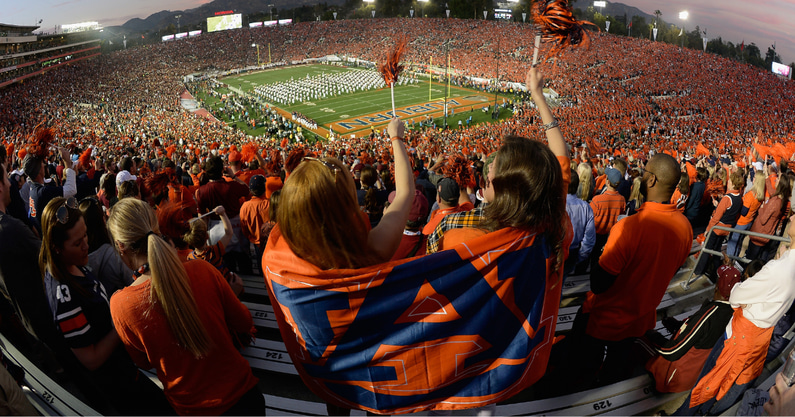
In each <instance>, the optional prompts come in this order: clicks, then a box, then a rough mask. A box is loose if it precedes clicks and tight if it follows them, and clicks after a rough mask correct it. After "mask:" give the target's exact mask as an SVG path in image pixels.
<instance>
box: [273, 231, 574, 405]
mask: <svg viewBox="0 0 795 417" xmlns="http://www.w3.org/2000/svg"><path fill="white" fill-rule="evenodd" d="M274 233H275V234H274ZM549 253H550V252H549V249H548V246H547V245H546V243H545V241H544V239H542V238H540V237H539V238H536V237H535V236H533V235H530V234H527V233H523V232H520V231H516V230H513V229H505V230H501V231H497V232H493V233H490V234H488V235H485V236H482V237H480V238H476V239H473V240H472V241H469V242H466V243H464V244H461V245H459V246H456V247H455V248H453V249H451V250H447V251H443V252H439V253H435V254H432V255H428V256H425V257H420V258H414V259H411V260H408V261H406V260H403V261H395V262H390V263H386V264H381V265H377V266H373V267H369V268H363V269H359V270H337V271H322V270H320V269H318V268H316V267H315V266H314V265H311V264H309V263H307V262H305V261H303V260H301V259H299V258H298V257H297V256H295V255H294V254H293V253H292V251H290V249H289V246H287V244H286V242H285V241H284V239H283V238H281V233H280V232H279V231H278V229H275V230H274V232H272V234H271V237H270V240H269V243H268V249H266V251H265V257H264V259H263V263H264V266H265V277H266V282H267V284H268V289H269V293H270V296H271V300H272V302H273V304H274V312H275V313H276V315H277V317H278V319H279V328H280V330H281V332H282V336H283V338H284V340H285V343H286V344H287V347H288V350H289V351H290V355H291V357H292V359H293V362H294V364H295V366H296V368H297V369H298V372H299V374H300V375H301V377H302V379H303V380H304V382H305V383H306V384H307V386H309V387H310V388H311V389H312V390H313V391H314V392H315V393H317V394H318V395H320V396H321V397H322V398H324V399H325V400H326V401H329V402H331V403H334V404H337V405H341V406H346V407H352V408H363V409H366V410H371V411H376V412H380V413H408V412H416V411H420V410H425V409H464V408H472V407H478V406H482V405H487V404H490V403H494V402H497V401H500V400H504V399H507V398H508V397H510V396H512V395H513V394H515V393H516V392H518V391H520V390H522V389H524V388H526V387H527V386H529V385H530V384H532V383H533V382H535V381H536V380H538V378H540V377H541V376H542V375H543V373H544V370H545V368H546V364H547V360H548V357H549V351H550V347H551V339H552V336H553V334H554V327H555V317H556V315H557V310H558V305H559V302H560V289H561V286H560V285H559V281H558V279H557V274H548V273H547V271H548V270H549V262H550V260H549V259H548V258H549V256H550V255H549Z"/></svg>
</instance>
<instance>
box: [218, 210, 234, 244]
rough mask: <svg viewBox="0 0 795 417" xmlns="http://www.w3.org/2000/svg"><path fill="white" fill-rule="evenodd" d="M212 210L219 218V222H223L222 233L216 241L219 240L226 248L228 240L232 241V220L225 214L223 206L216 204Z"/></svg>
mask: <svg viewBox="0 0 795 417" xmlns="http://www.w3.org/2000/svg"><path fill="white" fill-rule="evenodd" d="M213 211H214V212H215V214H217V215H218V216H219V217H220V218H221V223H223V224H224V235H223V237H221V239H219V240H218V242H220V243H221V244H222V245H224V248H226V247H227V246H229V242H231V241H232V235H233V231H232V222H231V221H229V216H227V215H226V210H225V209H224V206H218V207H216V208H215V209H214V210H213Z"/></svg>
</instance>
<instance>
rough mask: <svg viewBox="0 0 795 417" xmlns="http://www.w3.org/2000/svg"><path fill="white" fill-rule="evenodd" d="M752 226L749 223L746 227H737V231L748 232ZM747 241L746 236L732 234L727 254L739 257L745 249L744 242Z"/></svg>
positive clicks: (727, 246) (727, 245)
mask: <svg viewBox="0 0 795 417" xmlns="http://www.w3.org/2000/svg"><path fill="white" fill-rule="evenodd" d="M751 224H753V223H748V224H746V225H742V226H740V225H737V226H735V229H737V230H748V229H750V228H751ZM743 239H745V235H743V234H740V233H732V234H731V236H730V237H729V242H728V243H727V244H726V253H727V254H729V255H733V256H739V255H740V250H741V249H742V248H743V245H742V242H743Z"/></svg>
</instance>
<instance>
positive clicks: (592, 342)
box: [564, 153, 693, 383]
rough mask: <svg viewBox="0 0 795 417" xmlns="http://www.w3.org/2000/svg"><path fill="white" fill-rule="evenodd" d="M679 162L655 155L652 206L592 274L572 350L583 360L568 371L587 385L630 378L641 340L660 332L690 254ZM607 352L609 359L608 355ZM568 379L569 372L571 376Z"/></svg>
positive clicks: (626, 227)
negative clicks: (665, 306) (671, 289)
mask: <svg viewBox="0 0 795 417" xmlns="http://www.w3.org/2000/svg"><path fill="white" fill-rule="evenodd" d="M679 175H680V171H679V164H678V163H677V162H676V160H675V159H674V158H673V157H671V156H670V155H667V154H664V153H658V154H656V155H654V156H653V157H652V158H651V159H650V160H649V163H648V165H647V167H646V171H645V173H644V174H643V179H642V180H641V184H642V188H641V190H642V194H643V195H645V196H646V202H645V203H643V205H642V206H641V207H640V209H639V210H638V213H637V214H636V215H633V216H629V217H627V218H626V219H623V220H622V221H620V222H618V223H617V224H616V226H615V227H614V228H613V230H612V232H611V233H610V238H609V239H608V241H607V244H606V245H605V247H604V250H603V251H602V252H601V255H600V256H599V257H598V262H596V263H595V264H594V265H593V267H592V270H591V291H589V292H588V294H587V295H586V301H585V303H583V306H582V308H581V309H580V311H579V312H578V313H577V318H576V319H575V322H574V328H573V332H572V335H571V336H570V338H571V339H570V342H569V343H570V346H572V347H575V349H577V352H576V353H577V354H573V353H574V352H572V355H570V356H571V357H574V358H577V360H575V361H570V363H569V365H568V366H571V367H572V368H570V369H571V370H572V371H573V370H574V369H576V370H577V372H578V374H579V375H581V376H582V380H583V381H584V382H586V383H589V382H594V381H593V380H590V381H589V379H590V378H594V377H596V380H597V381H599V382H600V383H612V382H614V381H616V380H620V379H623V378H624V377H626V376H627V374H628V373H629V372H631V371H632V367H633V366H634V365H642V364H635V363H632V361H630V360H628V359H629V358H631V357H632V355H631V353H632V347H633V345H635V343H634V342H635V339H636V338H639V337H642V336H643V335H644V334H645V333H646V332H647V331H648V330H651V329H653V328H654V325H655V323H656V321H657V305H659V303H660V300H662V297H663V295H664V294H665V291H666V289H667V288H668V284H669V282H670V281H671V278H672V277H673V276H674V274H675V273H676V271H677V270H678V269H679V267H680V266H681V265H682V264H683V263H684V261H685V259H686V258H687V255H688V254H689V252H690V247H691V243H692V240H693V231H692V229H691V228H690V223H689V222H688V221H687V219H686V218H685V217H684V215H682V213H680V212H679V211H678V210H676V208H675V207H674V206H673V205H671V204H669V202H670V200H671V195H672V194H673V192H674V189H675V188H676V185H677V184H678V182H679ZM605 352H606V355H605ZM564 373H565V372H564Z"/></svg>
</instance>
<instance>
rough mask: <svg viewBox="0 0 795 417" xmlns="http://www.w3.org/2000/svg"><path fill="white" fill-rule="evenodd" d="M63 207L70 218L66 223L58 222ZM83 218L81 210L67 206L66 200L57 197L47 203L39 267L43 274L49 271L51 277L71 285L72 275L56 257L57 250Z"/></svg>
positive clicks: (43, 218)
mask: <svg viewBox="0 0 795 417" xmlns="http://www.w3.org/2000/svg"><path fill="white" fill-rule="evenodd" d="M61 206H63V207H64V208H65V209H66V210H67V213H68V216H69V218H68V219H67V221H66V223H61V222H60V221H58V216H57V215H56V213H57V212H58V209H60V208H61ZM82 218H83V213H82V212H80V210H79V209H73V208H70V207H68V206H66V199H65V198H63V197H55V198H53V199H52V200H50V202H49V203H47V206H46V207H45V208H44V212H43V213H42V215H41V234H42V236H41V250H40V251H39V267H40V268H41V271H42V273H43V272H45V271H49V272H50V275H52V277H53V278H55V280H56V281H58V282H63V283H65V284H69V283H70V282H69V281H70V280H71V276H72V275H71V274H69V273H67V272H66V267H65V265H63V263H62V262H60V261H59V260H58V258H57V257H56V256H55V255H56V254H57V249H58V248H61V247H62V246H63V244H64V242H66V239H67V238H68V237H69V236H68V235H69V231H70V230H72V228H73V227H75V224H77V222H78V221H79V220H80V219H82Z"/></svg>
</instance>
